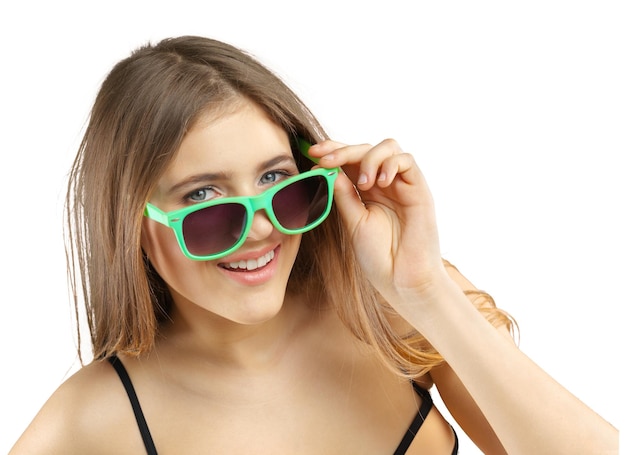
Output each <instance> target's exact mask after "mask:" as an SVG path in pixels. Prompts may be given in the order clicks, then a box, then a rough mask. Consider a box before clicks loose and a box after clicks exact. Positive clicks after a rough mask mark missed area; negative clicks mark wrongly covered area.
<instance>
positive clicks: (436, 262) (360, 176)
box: [309, 139, 447, 306]
mask: <svg viewBox="0 0 626 455" xmlns="http://www.w3.org/2000/svg"><path fill="white" fill-rule="evenodd" d="M309 153H310V154H311V155H312V156H315V157H319V158H320V165H321V166H323V167H337V166H340V167H342V169H343V170H344V172H345V174H342V175H340V176H339V177H338V178H337V181H336V183H335V203H336V204H337V207H338V209H339V211H340V213H341V215H342V217H343V219H344V221H345V223H346V226H347V228H348V231H349V234H350V237H351V239H352V242H353V244H354V248H355V250H356V255H357V259H358V261H359V263H360V264H361V266H362V268H363V270H364V271H365V273H366V276H367V277H368V279H369V280H370V281H371V282H372V284H373V285H374V286H375V287H376V288H377V289H378V291H379V292H381V294H382V295H383V296H384V297H385V298H386V299H387V300H388V301H389V302H390V303H391V304H392V305H394V302H402V301H403V300H405V299H406V298H408V297H409V295H410V300H411V301H412V304H415V303H417V302H416V299H417V300H418V301H419V297H420V296H421V295H422V296H426V295H427V293H428V292H430V291H432V286H433V284H435V283H436V282H437V281H438V280H439V279H441V278H443V277H447V275H446V272H445V270H444V268H443V264H442V261H441V255H440V251H439V238H438V233H437V226H436V222H435V212H434V207H433V201H432V197H431V194H430V191H429V189H428V186H427V184H426V181H425V179H424V176H423V175H422V173H421V171H420V170H419V168H418V166H417V164H416V162H415V159H414V158H413V156H412V155H411V154H409V153H406V152H404V151H402V149H401V148H400V146H399V145H398V143H397V142H396V141H394V140H391V139H387V140H385V141H383V142H381V143H380V144H378V145H376V146H371V145H367V144H365V145H344V144H340V143H338V142H333V141H324V142H321V143H319V144H316V145H314V146H312V147H311V149H310V150H309ZM355 187H356V190H355ZM407 293H408V294H407ZM403 296H405V297H403ZM394 306H395V305H394Z"/></svg>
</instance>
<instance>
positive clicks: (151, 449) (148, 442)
mask: <svg viewBox="0 0 626 455" xmlns="http://www.w3.org/2000/svg"><path fill="white" fill-rule="evenodd" d="M107 360H108V361H109V363H110V364H111V365H113V368H115V371H116V372H117V374H118V376H119V377H120V380H121V381H122V384H123V385H124V389H126V394H127V395H128V399H129V400H130V404H131V406H132V408H133V413H134V414H135V420H136V421H137V426H138V427H139V432H140V433H141V438H142V440H143V444H144V446H145V447H146V452H147V454H148V455H157V450H156V447H155V445H154V441H153V440H152V435H151V434H150V429H149V428H148V423H147V422H146V419H145V417H144V415H143V411H142V410H141V405H140V404H139V399H138V398H137V394H136V393H135V388H134V387H133V383H132V382H131V380H130V376H128V372H127V371H126V368H124V365H123V364H122V362H121V361H120V360H119V359H118V358H117V357H116V356H113V357H109V358H108V359H107ZM413 389H414V390H415V392H416V393H417V394H418V395H419V396H420V397H422V405H421V406H420V408H419V410H418V411H417V415H416V416H415V418H414V419H413V421H412V422H411V425H410V426H409V429H408V430H407V431H406V433H405V434H404V437H403V438H402V441H400V444H399V445H398V448H397V449H396V450H395V452H394V455H404V454H405V453H406V451H407V450H408V449H409V446H410V445H411V443H412V442H413V439H414V438H415V436H416V435H417V432H418V431H419V429H420V428H421V426H422V424H423V423H424V420H426V416H428V413H429V412H430V410H431V408H432V407H433V400H432V398H431V396H430V393H429V392H428V390H426V389H423V388H421V387H420V386H418V385H417V384H416V383H415V382H413ZM452 431H453V432H454V429H452ZM457 453H458V438H457V435H456V432H454V450H453V451H452V455H457Z"/></svg>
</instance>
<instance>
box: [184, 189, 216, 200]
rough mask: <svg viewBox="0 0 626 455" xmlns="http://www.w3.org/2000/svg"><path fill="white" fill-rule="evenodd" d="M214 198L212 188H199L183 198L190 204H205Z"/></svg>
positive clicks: (214, 193)
mask: <svg viewBox="0 0 626 455" xmlns="http://www.w3.org/2000/svg"><path fill="white" fill-rule="evenodd" d="M215 197H216V191H215V190H214V189H213V188H212V187H206V188H200V189H197V190H194V191H192V192H191V193H189V194H187V196H185V199H187V200H190V201H192V202H196V203H197V202H205V201H209V200H211V199H213V198H215Z"/></svg>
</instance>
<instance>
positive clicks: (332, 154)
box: [323, 153, 337, 161]
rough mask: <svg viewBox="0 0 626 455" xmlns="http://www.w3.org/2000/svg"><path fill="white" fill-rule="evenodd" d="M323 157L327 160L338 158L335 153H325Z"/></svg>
mask: <svg viewBox="0 0 626 455" xmlns="http://www.w3.org/2000/svg"><path fill="white" fill-rule="evenodd" d="M323 158H324V159H325V160H326V161H334V159H335V158H337V157H336V156H335V154H334V153H329V154H328V155H324V156H323Z"/></svg>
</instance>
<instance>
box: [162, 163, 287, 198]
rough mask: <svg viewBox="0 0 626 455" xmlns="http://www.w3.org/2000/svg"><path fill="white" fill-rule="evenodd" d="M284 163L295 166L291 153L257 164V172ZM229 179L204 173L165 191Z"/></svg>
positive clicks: (214, 173)
mask: <svg viewBox="0 0 626 455" xmlns="http://www.w3.org/2000/svg"><path fill="white" fill-rule="evenodd" d="M286 163H289V164H293V165H294V166H295V165H296V160H295V159H294V157H293V155H292V154H291V153H290V154H289V155H278V156H275V157H274V158H270V159H269V160H267V161H264V162H262V163H261V164H259V166H257V172H261V171H264V170H266V169H269V168H271V167H274V166H277V165H279V164H286ZM230 178H232V173H231V172H204V173H201V174H193V175H190V176H189V177H186V178H185V179H183V180H181V181H180V182H178V183H175V184H174V185H172V186H171V187H170V188H168V189H167V192H166V194H174V193H176V192H177V191H180V189H181V188H184V187H186V186H193V185H197V184H200V183H204V182H211V181H215V180H228V179H230Z"/></svg>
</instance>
